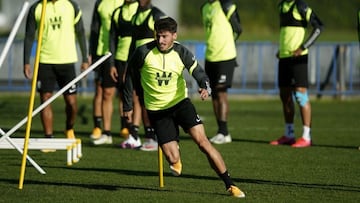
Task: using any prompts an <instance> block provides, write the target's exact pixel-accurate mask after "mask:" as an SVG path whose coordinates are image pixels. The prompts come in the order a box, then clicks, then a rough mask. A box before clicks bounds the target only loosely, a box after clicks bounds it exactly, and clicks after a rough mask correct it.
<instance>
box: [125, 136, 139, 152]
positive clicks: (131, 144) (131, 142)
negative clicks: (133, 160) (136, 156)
mask: <svg viewBox="0 0 360 203" xmlns="http://www.w3.org/2000/svg"><path fill="white" fill-rule="evenodd" d="M120 147H121V148H123V149H138V148H140V147H141V141H140V138H138V139H137V140H135V138H134V137H133V136H132V135H129V137H128V139H126V140H125V141H123V142H122V143H121V144H120Z"/></svg>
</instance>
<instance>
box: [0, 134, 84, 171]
mask: <svg viewBox="0 0 360 203" xmlns="http://www.w3.org/2000/svg"><path fill="white" fill-rule="evenodd" d="M11 141H13V142H14V143H15V144H16V145H19V146H21V147H22V148H23V146H24V138H12V139H11ZM14 148H15V147H14V146H13V145H11V143H10V142H8V140H7V141H4V142H0V149H14ZM28 148H29V149H32V150H66V151H67V153H66V155H67V158H66V164H67V165H68V166H71V165H72V164H73V163H77V162H79V160H80V158H81V157H82V149H81V140H80V139H66V138H30V139H29V143H28Z"/></svg>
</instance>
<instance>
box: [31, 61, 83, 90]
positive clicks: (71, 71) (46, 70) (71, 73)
mask: <svg viewBox="0 0 360 203" xmlns="http://www.w3.org/2000/svg"><path fill="white" fill-rule="evenodd" d="M75 77H76V73H75V64H73V63H69V64H42V63H40V64H39V71H38V78H37V90H38V92H41V93H44V92H53V91H54V90H55V84H56V82H57V84H58V87H59V88H63V87H64V86H66V85H67V84H68V83H69V82H71V81H72V80H73V79H74V78H75ZM76 92H77V85H76V84H74V85H73V86H72V87H70V88H69V89H68V90H67V91H65V92H64V94H75V93H76Z"/></svg>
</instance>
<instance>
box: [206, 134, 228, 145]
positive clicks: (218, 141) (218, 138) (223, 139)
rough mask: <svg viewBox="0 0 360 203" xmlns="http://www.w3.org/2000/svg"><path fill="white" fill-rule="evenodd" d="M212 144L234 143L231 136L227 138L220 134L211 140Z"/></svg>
mask: <svg viewBox="0 0 360 203" xmlns="http://www.w3.org/2000/svg"><path fill="white" fill-rule="evenodd" d="M210 142H212V143H214V144H226V143H230V142H232V139H231V135H230V134H227V135H226V136H225V135H223V134H222V133H218V134H216V135H215V136H214V137H212V138H211V139H210Z"/></svg>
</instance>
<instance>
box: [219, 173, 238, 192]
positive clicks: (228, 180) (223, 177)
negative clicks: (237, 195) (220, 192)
mask: <svg viewBox="0 0 360 203" xmlns="http://www.w3.org/2000/svg"><path fill="white" fill-rule="evenodd" d="M219 177H220V178H221V180H223V181H224V183H225V189H228V188H229V187H230V186H231V185H235V184H234V183H233V181H232V180H231V178H230V174H229V173H228V171H225V172H224V173H223V174H219Z"/></svg>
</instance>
